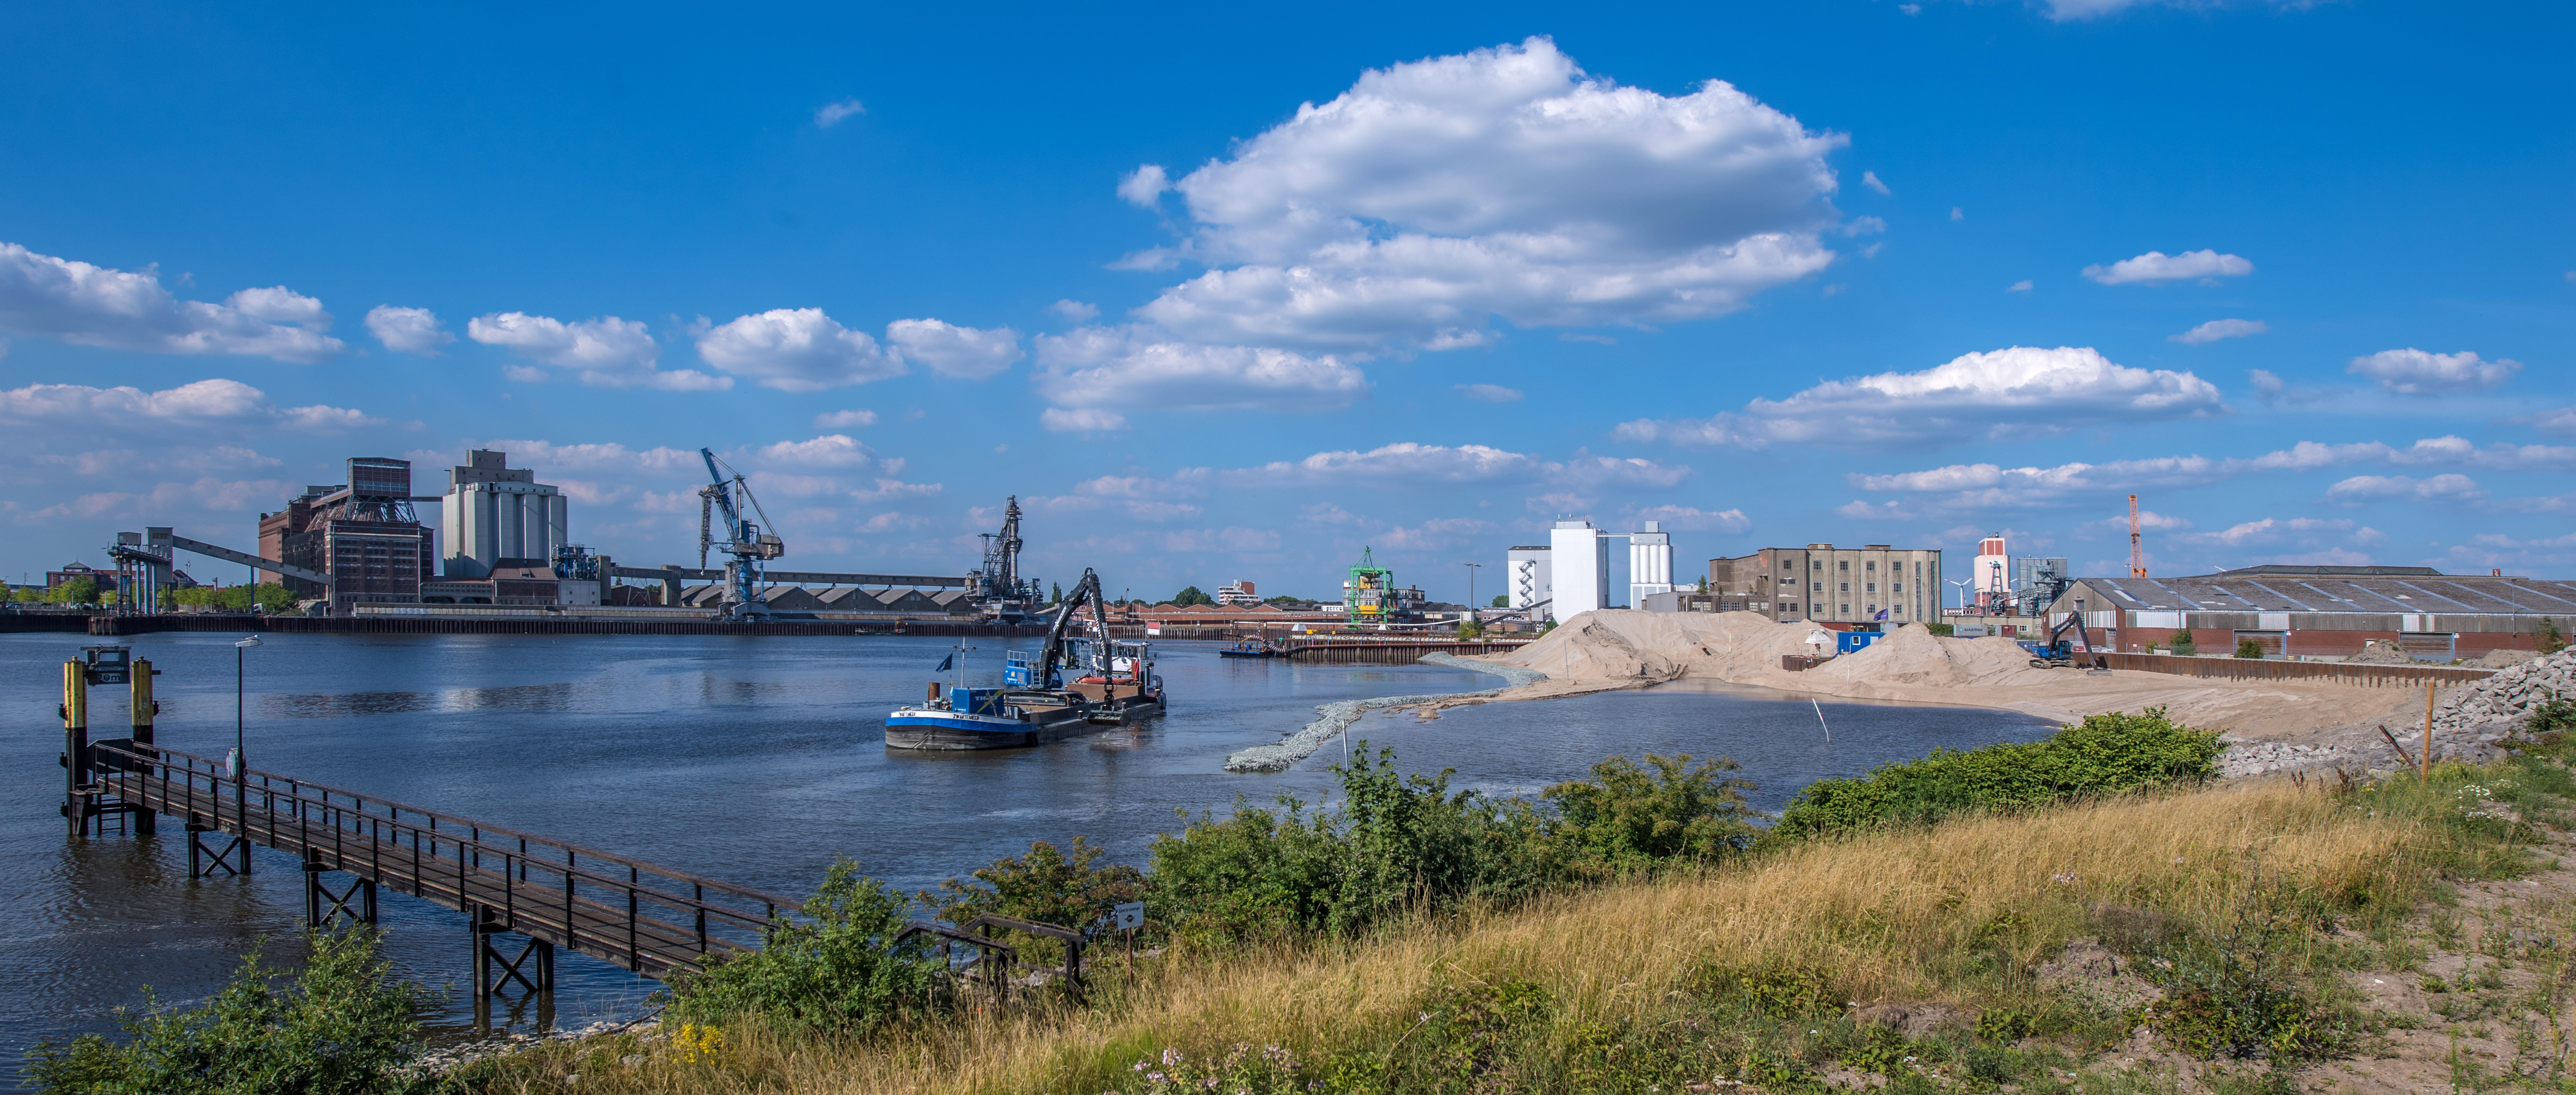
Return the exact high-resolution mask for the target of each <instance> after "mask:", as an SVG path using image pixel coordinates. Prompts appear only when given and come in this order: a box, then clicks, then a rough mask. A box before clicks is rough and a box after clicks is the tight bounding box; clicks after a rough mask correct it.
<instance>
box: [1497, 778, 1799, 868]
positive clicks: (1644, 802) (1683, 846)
mask: <svg viewBox="0 0 2576 1095" xmlns="http://www.w3.org/2000/svg"><path fill="white" fill-rule="evenodd" d="M1646 763H1647V765H1649V766H1651V767H1652V768H1653V771H1651V772H1650V771H1648V770H1647V769H1646V768H1641V767H1638V766H1637V764H1636V763H1635V762H1633V761H1630V760H1629V759H1628V758H1626V757H1612V758H1610V759H1608V760H1605V761H1602V762H1601V763H1599V764H1595V765H1593V766H1592V780H1591V781H1588V782H1587V781H1574V782H1567V783H1559V784H1557V785H1555V786H1553V787H1550V788H1548V789H1547V791H1546V792H1545V793H1544V794H1543V795H1542V796H1541V797H1542V798H1544V799H1545V800H1546V801H1547V802H1548V803H1550V804H1551V805H1553V806H1554V807H1555V808H1556V814H1555V816H1554V817H1552V818H1546V819H1544V820H1543V821H1542V822H1541V824H1540V826H1539V830H1540V832H1541V833H1542V834H1544V836H1545V837H1546V838H1548V839H1550V840H1552V841H1553V842H1555V843H1557V844H1558V845H1560V846H1561V847H1562V848H1564V849H1565V850H1566V851H1567V852H1569V853H1570V855H1569V857H1568V858H1569V859H1570V860H1571V861H1572V863H1573V864H1574V865H1575V866H1576V867H1577V869H1578V870H1580V871H1581V872H1582V873H1586V874H1599V873H1610V874H1626V873H1632V872H1635V871H1638V870H1642V869H1646V868H1651V867H1655V866H1658V865H1661V864H1664V863H1668V862H1672V861H1676V860H1686V861H1691V862H1714V861H1715V860H1717V859H1719V858H1720V857H1722V856H1725V855H1728V854H1732V853H1738V852H1742V851H1744V850H1745V849H1748V848H1750V847H1752V846H1753V841H1754V839H1755V838H1756V837H1758V836H1760V835H1761V830H1760V829H1758V828H1755V827H1754V825H1753V824H1752V818H1754V817H1755V816H1757V814H1756V812H1755V811H1754V810H1753V808H1752V807H1750V806H1747V805H1745V802H1744V792H1746V791H1748V790H1752V789H1753V782H1752V781H1751V780H1743V779H1726V778H1721V777H1720V773H1723V772H1732V771H1735V770H1736V769H1737V767H1738V765H1737V764H1736V763H1735V762H1734V761H1731V760H1728V759H1726V758H1725V757H1719V758H1717V759H1715V760H1708V761H1702V762H1700V763H1699V765H1698V766H1697V767H1693V766H1692V765H1691V758H1690V756H1689V755H1687V754H1685V755H1682V756H1678V757H1658V756H1648V757H1647V758H1646Z"/></svg>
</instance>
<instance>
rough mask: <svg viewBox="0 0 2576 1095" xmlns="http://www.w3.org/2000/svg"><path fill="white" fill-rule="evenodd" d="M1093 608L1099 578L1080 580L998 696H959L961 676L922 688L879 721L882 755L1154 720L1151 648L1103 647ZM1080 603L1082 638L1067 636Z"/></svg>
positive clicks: (1034, 739) (1157, 682)
mask: <svg viewBox="0 0 2576 1095" xmlns="http://www.w3.org/2000/svg"><path fill="white" fill-rule="evenodd" d="M1102 602H1103V598H1102V597H1101V595H1100V577H1099V575H1096V574H1094V573H1092V572H1091V571H1090V570H1087V569H1086V570H1084V571H1083V572H1082V581H1080V582H1079V583H1076V584H1075V585H1074V587H1073V590H1072V592H1071V594H1070V595H1069V596H1068V597H1066V599H1065V601H1064V603H1063V604H1061V605H1059V606H1057V608H1056V615H1055V623H1054V624H1053V625H1052V626H1050V627H1048V628H1047V637H1046V646H1045V647H1044V648H1043V649H1042V650H1040V651H1039V653H1038V657H1037V660H1036V661H1034V662H1032V661H1030V660H1029V657H1028V655H1026V654H1023V653H1021V652H1019V651H1011V652H1009V653H1008V654H1007V655H1006V656H1005V659H1004V661H1003V665H1002V687H1000V688H972V687H967V686H965V685H964V683H963V677H964V674H963V673H962V672H961V673H960V674H959V676H960V682H959V684H958V685H957V686H955V687H951V688H947V689H944V690H943V689H942V688H941V687H940V683H941V682H938V681H932V682H930V694H929V696H928V698H927V699H925V700H924V701H923V702H921V703H919V704H916V705H911V706H906V707H901V708H897V709H896V710H895V711H894V712H893V713H891V714H888V715H887V716H886V720H885V742H886V748H888V749H938V750H953V749H1012V748H1019V747H1023V746H1030V745H1037V744H1040V743H1042V742H1049V741H1055V740H1057V739H1059V738H1067V737H1071V736H1073V735H1075V734H1082V733H1088V732H1090V731H1092V730H1095V729H1099V728H1102V727H1109V726H1123V725H1125V724H1127V723H1131V722H1135V721H1137V720H1139V719H1149V718H1153V717H1155V716H1157V715H1160V714H1162V713H1163V681H1162V678H1161V677H1160V676H1158V675H1156V674H1155V672H1154V659H1153V650H1152V648H1151V647H1150V646H1148V645H1147V644H1145V643H1122V642H1117V641H1115V640H1112V639H1111V638H1110V637H1109V629H1108V627H1107V626H1106V624H1105V623H1103V618H1104V617H1105V616H1106V615H1107V613H1106V612H1104V611H1103V610H1102ZM1086 603H1087V604H1089V605H1090V606H1091V634H1089V635H1087V636H1075V637H1069V636H1067V635H1066V631H1067V629H1068V627H1069V625H1070V624H1071V623H1072V621H1073V610H1074V609H1075V608H1077V607H1080V606H1081V605H1083V604H1086ZM962 652H963V651H960V653H962ZM953 656H954V655H952V657H953ZM948 664H949V663H946V662H943V663H941V668H943V669H945V668H947V667H948Z"/></svg>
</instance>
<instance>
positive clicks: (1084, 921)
mask: <svg viewBox="0 0 2576 1095" xmlns="http://www.w3.org/2000/svg"><path fill="white" fill-rule="evenodd" d="M1108 854H1109V852H1108V850H1107V849H1104V848H1101V847H1099V846H1097V845H1095V844H1092V843H1090V842H1089V841H1087V840H1084V839H1083V838H1081V837H1078V836H1077V837H1075V838H1073V847H1072V848H1071V850H1070V852H1066V851H1058V850H1057V849H1056V846H1055V845H1053V844H1049V843H1047V842H1046V841H1043V840H1041V841H1038V842H1036V843H1034V844H1031V845H1029V854H1027V855H1025V856H1005V857H1003V858H1001V859H999V860H996V861H994V863H993V865H992V866H990V867H985V868H982V869H980V870H977V871H975V872H974V873H973V878H974V879H975V881H972V882H969V881H966V880H964V879H956V878H952V879H949V880H948V881H946V882H942V883H940V884H939V891H938V892H937V893H935V894H934V893H932V892H930V891H927V890H925V891H922V893H921V896H920V901H921V903H922V904H924V905H931V906H935V907H936V908H938V910H939V918H940V919H942V920H945V921H947V922H949V923H951V924H964V923H966V922H967V921H970V920H973V919H975V918H976V917H978V916H982V915H984V914H986V913H998V914H1000V915H1003V916H1008V917H1013V918H1015V919H1019V920H1034V921H1037V922H1039V923H1042V924H1055V925H1059V926H1062V927H1067V928H1072V929H1074V930H1075V931H1078V932H1081V933H1083V936H1084V937H1085V938H1086V939H1089V938H1097V937H1099V936H1101V935H1103V934H1105V933H1106V932H1107V931H1108V928H1107V920H1108V917H1109V914H1110V910H1111V908H1112V907H1113V906H1116V905H1119V904H1121V903H1124V902H1128V901H1135V900H1138V899H1139V898H1142V897H1143V896H1144V895H1145V873H1144V872H1143V871H1139V870H1137V869H1136V868H1134V867H1130V866H1128V865H1126V864H1123V863H1116V864H1110V865H1107V866H1102V865H1101V864H1100V860H1101V858H1102V857H1104V856H1107V855H1108ZM991 934H993V935H996V936H999V935H1002V934H1005V933H1001V932H994V933H991ZM1008 934H1013V935H1019V936H1021V938H1017V939H1013V940H1010V942H1011V943H1012V944H1013V945H1014V946H1017V947H1019V948H1020V954H1021V956H1022V957H1023V958H1024V959H1026V960H1027V961H1029V962H1032V963H1045V964H1053V963H1055V962H1058V961H1060V960H1061V956H1062V952H1061V951H1060V950H1058V948H1059V947H1061V946H1062V945H1063V944H1061V943H1059V942H1057V941H1056V940H1053V939H1048V938H1044V937H1038V936H1028V935H1026V933H1008Z"/></svg>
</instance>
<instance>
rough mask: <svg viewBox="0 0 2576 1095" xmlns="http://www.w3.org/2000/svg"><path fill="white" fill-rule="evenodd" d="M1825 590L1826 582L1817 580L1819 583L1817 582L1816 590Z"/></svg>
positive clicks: (1819, 591)
mask: <svg viewBox="0 0 2576 1095" xmlns="http://www.w3.org/2000/svg"><path fill="white" fill-rule="evenodd" d="M1824 591H1825V583H1823V582H1817V583H1816V592H1818V593H1822V592H1824Z"/></svg>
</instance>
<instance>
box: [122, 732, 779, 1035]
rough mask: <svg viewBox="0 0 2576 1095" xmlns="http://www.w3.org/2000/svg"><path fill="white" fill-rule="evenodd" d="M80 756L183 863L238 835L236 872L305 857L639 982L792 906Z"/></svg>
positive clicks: (418, 818)
mask: <svg viewBox="0 0 2576 1095" xmlns="http://www.w3.org/2000/svg"><path fill="white" fill-rule="evenodd" d="M91 749H92V750H93V755H94V757H95V761H94V764H95V769H94V771H95V772H96V784H95V789H96V792H97V793H99V794H102V795H113V796H114V797H115V798H117V799H119V800H121V802H122V804H123V805H124V806H125V807H127V808H130V809H135V810H149V811H152V812H153V813H156V814H166V815H169V816H173V817H177V818H181V819H183V820H184V821H185V822H186V823H187V826H188V828H189V830H190V833H189V839H190V841H191V843H190V846H189V851H190V858H191V860H192V866H193V861H194V860H195V859H196V858H197V856H198V855H199V848H198V845H197V843H196V841H197V838H198V834H199V833H200V832H213V833H218V834H222V835H224V836H230V837H235V838H239V839H240V840H241V841H243V842H246V843H244V844H242V845H231V846H227V847H226V848H225V849H224V850H222V851H219V852H217V853H216V854H218V855H229V854H230V853H231V852H232V851H234V850H238V852H239V854H240V857H241V859H240V867H241V869H243V870H247V869H248V868H249V866H250V862H249V847H248V846H249V845H257V846H261V847H267V848H274V849H276V850H278V851H281V852H285V853H287V854H289V855H293V856H296V857H298V858H300V859H302V860H303V868H304V870H305V872H306V873H307V875H308V876H311V875H314V874H317V873H319V872H324V871H342V872H347V873H348V874H351V875H355V876H357V878H358V879H359V880H361V881H362V882H364V883H366V884H367V885H368V887H369V894H370V897H372V894H373V892H374V891H375V890H377V889H390V890H392V891H394V892H397V893H404V894H409V895H411V896H413V897H416V898H419V899H421V900H424V901H429V902H432V903H434V904H438V905H442V906H445V907H447V908H450V909H456V910H459V911H461V912H465V913H468V914H470V915H472V916H473V917H474V918H475V922H476V923H477V924H478V925H479V926H478V928H477V931H478V933H488V932H493V931H508V932H516V933H518V934H520V935H524V936H527V937H528V938H529V939H531V940H533V941H536V942H539V943H544V944H547V945H549V946H553V947H562V948H565V949H568V950H573V951H577V952H580V953H582V954H587V955H590V956H592V957H594V958H598V959H601V960H603V961H606V962H609V963H612V964H615V965H618V966H622V967H624V968H626V969H629V970H633V971H635V972H636V973H640V974H643V975H644V976H647V977H654V978H661V977H665V976H667V975H669V974H670V973H671V972H672V971H674V970H679V969H683V968H686V967H688V966H691V965H693V964H695V963H696V962H697V961H698V960H699V958H700V957H701V956H704V955H708V954H711V953H720V952H726V951H735V950H744V949H749V948H752V947H755V946H757V945H758V944H759V941H760V938H761V933H762V932H763V931H764V930H765V929H766V928H768V927H769V926H770V925H771V924H772V923H773V922H774V921H776V920H777V918H778V916H779V914H780V913H781V912H782V911H792V910H794V909H795V908H796V907H797V901H796V899H794V898H789V897H782V896H779V895H777V894H772V893H766V892H763V891H760V890H755V889H751V888H749V887H745V886H736V885H732V884H730V883H725V882H719V881H716V880H714V879H711V878H702V877H700V876H697V875H693V874H689V873H686V872H683V871H676V870H672V869H670V868H667V867H661V866H656V865H654V864H651V863H647V862H644V861H642V860H638V859H630V858H627V857H625V856H620V855H615V854H612V853H609V852H603V851H600V850H598V849H595V848H587V847H583V846H581V845H578V844H570V843H566V842H563V841H559V840H551V839H548V838H546V837H541V836H536V835H534V834H530V833H524V832H520V831H518V830H515V829H509V828H504V827H502V826H498V825H491V824H486V823H483V822H478V821H473V820H470V819H467V818H462V817H458V816H456V815H454V814H446V813H440V812H438V811H436V810H425V809H422V808H420V807H417V806H411V805H407V804H404V803H400V802H395V801H393V800H390V799H384V798H377V797H374V796H371V795H362V794H359V793H357V792H354V791H347V790H342V789H340V788H337V787H329V786H325V785H323V784H318V783H312V782H309V781H305V780H299V779H295V778H293V777H290V776H282V775H278V774H276V773H273V772H262V771H257V770H250V771H245V772H243V773H242V774H241V776H240V777H239V778H235V777H233V776H230V775H227V774H226V773H225V772H224V771H223V765H222V764H221V763H220V762H217V761H213V760H208V759H206V758H204V757H199V756H194V755H191V754H187V753H181V752H178V751H176V750H170V749H161V748H156V747H154V746H151V745H140V744H134V743H131V742H101V743H98V744H95V745H93V746H91ZM192 873H193V871H192ZM236 873H239V872H236ZM311 884H313V883H308V885H311ZM352 888H353V889H354V887H352ZM333 896H334V898H335V900H340V899H342V898H340V896H339V895H333ZM368 906H369V908H370V910H372V906H373V901H372V900H369V901H368ZM316 918H317V919H321V918H323V915H322V914H321V913H320V912H319V911H318V909H317V912H316ZM549 953H550V952H549ZM505 960H506V959H505ZM549 961H550V960H549ZM531 987H536V986H534V985H533V984H532V985H531Z"/></svg>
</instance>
